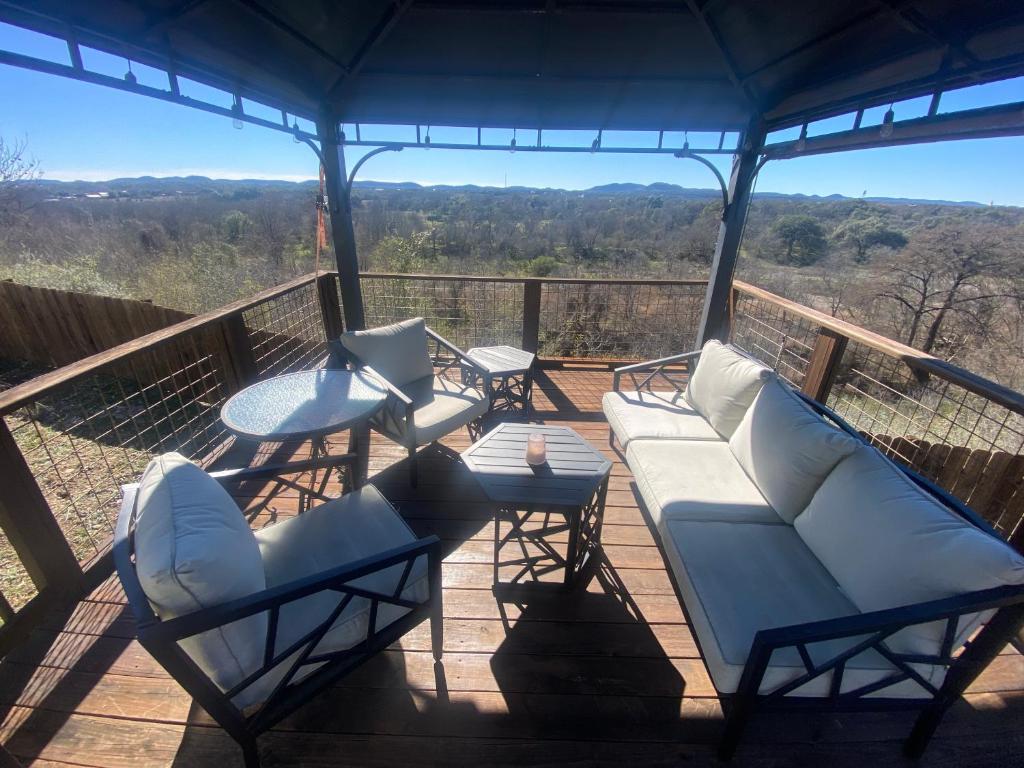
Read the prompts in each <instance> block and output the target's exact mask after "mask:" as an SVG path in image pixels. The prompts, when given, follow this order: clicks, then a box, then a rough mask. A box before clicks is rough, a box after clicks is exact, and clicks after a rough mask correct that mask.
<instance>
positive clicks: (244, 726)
mask: <svg viewBox="0 0 1024 768" xmlns="http://www.w3.org/2000/svg"><path fill="white" fill-rule="evenodd" d="M355 460H356V457H355V456H354V455H353V454H345V455H343V456H331V457H326V458H320V459H311V460H307V461H301V462H292V463H289V464H285V465H277V466H264V467H256V468H252V469H236V470H225V471H222V472H211V473H210V474H211V476H212V477H214V478H215V479H217V480H218V481H220V482H221V483H228V482H244V481H247V480H255V479H260V478H267V477H279V476H280V475H283V474H290V473H293V472H302V471H309V470H312V469H327V468H328V467H336V466H337V465H339V464H348V465H349V469H350V471H351V472H353V473H354V472H355V467H354V466H352V464H353V462H354V461H355ZM122 490H123V494H124V497H123V501H122V505H121V510H120V513H119V515H118V519H117V526H116V529H115V532H114V545H113V555H114V564H115V567H116V568H117V573H118V576H119V577H120V580H121V584H122V586H123V587H124V591H125V595H126V596H127V599H128V605H129V608H130V609H131V612H132V615H133V616H134V618H135V622H136V632H137V635H138V639H139V642H140V643H141V644H142V646H143V647H144V648H145V649H146V650H147V651H148V652H149V653H150V654H151V655H152V656H153V657H154V658H155V659H156V660H157V661H158V662H159V663H160V664H161V666H163V667H164V669H166V670H167V672H168V673H170V675H171V677H173V678H174V679H175V680H176V681H177V682H178V683H179V684H180V685H181V686H182V687H183V688H184V689H185V690H186V691H188V693H189V694H190V695H191V696H192V697H193V698H194V699H195V701H196V702H197V703H198V704H199V705H200V706H201V707H202V708H203V709H204V710H206V712H207V713H208V714H209V715H210V717H212V718H213V719H214V720H216V721H217V723H218V724H219V725H220V726H221V727H222V728H224V730H225V731H227V733H228V734H229V735H230V736H231V737H232V738H233V739H234V740H235V741H237V742H238V744H239V746H241V748H242V753H243V756H244V759H245V765H246V766H247V768H257V766H259V753H258V750H257V744H256V738H257V736H259V735H260V734H261V733H263V732H265V731H267V730H268V729H270V728H271V727H273V726H274V724H276V723H278V722H280V721H281V720H282V719H283V718H285V717H287V716H288V715H289V714H290V713H292V712H293V711H295V710H296V709H297V708H298V707H300V706H302V705H303V704H305V703H306V702H308V701H309V700H310V699H311V698H313V697H314V696H315V695H316V694H317V693H319V692H320V691H321V690H323V689H324V688H326V687H327V686H329V685H331V684H332V683H333V682H334V681H336V680H338V679H339V678H341V677H343V676H344V675H345V674H347V673H348V672H350V671H352V670H353V669H355V668H356V667H358V666H359V665H360V664H362V663H363V662H365V661H367V660H368V659H370V658H371V657H372V656H373V655H374V654H376V653H377V652H379V651H382V650H384V649H385V648H387V647H388V646H389V645H391V644H392V643H394V642H395V641H397V640H398V639H399V638H401V637H402V635H404V634H405V633H406V632H408V631H409V630H410V629H412V628H413V627H415V626H416V625H417V624H419V623H420V622H421V621H423V620H424V619H426V618H429V619H430V629H431V646H432V650H433V656H434V659H435V661H436V662H439V661H440V660H441V653H442V648H443V645H444V634H443V623H442V603H441V559H442V551H441V541H440V539H438V537H437V536H427V537H424V538H422V539H419V540H417V541H413V542H410V543H408V544H406V545H403V546H400V547H395V548H393V549H390V550H387V551H384V552H381V553H379V554H377V555H374V556H373V557H368V558H364V559H362V560H358V561H355V562H352V563H346V564H344V565H341V566H338V567H336V568H332V569H330V570H326V571H323V572H321V573H316V574H312V575H310V576H307V577H305V578H302V579H297V580H295V581H293V582H291V583H289V584H283V585H280V586H277V587H274V588H270V589H266V590H264V591H262V592H258V593H255V594H252V595H249V596H247V597H244V598H240V599H238V600H234V601H231V602H227V603H223V604H221V605H217V606H213V607H211V608H205V609H202V610H199V611H195V612H194V613H190V614H187V615H185V616H179V617H177V618H174V619H169V620H167V621H162V620H161V619H160V618H159V617H158V616H156V614H155V613H154V612H153V609H152V608H151V606H150V603H149V600H148V599H147V597H146V595H145V593H144V592H143V590H142V585H141V583H140V582H139V579H138V576H137V574H136V571H135V560H134V556H135V543H134V525H135V517H136V505H135V499H136V492H137V490H138V486H137V485H126V486H124V487H123V489H122ZM314 495H317V496H318V497H319V498H326V497H323V496H321V495H320V494H314ZM421 557H426V558H427V573H428V583H429V594H428V597H427V599H426V600H424V601H423V602H417V601H412V600H407V599H404V598H402V597H401V594H402V592H403V590H404V589H405V585H406V580H407V579H408V577H409V574H410V572H411V571H412V568H413V565H414V563H415V561H416V560H417V559H419V558H421ZM403 563H404V566H405V567H404V569H403V571H402V576H401V579H400V580H399V583H398V586H397V588H396V590H395V592H394V593H393V594H383V593H378V592H373V591H369V590H367V589H362V588H359V587H357V586H353V585H352V583H351V582H352V581H353V580H355V579H358V578H360V577H362V576H366V575H367V574H371V573H374V572H377V571H381V570H384V569H386V568H390V567H393V566H395V565H397V564H403ZM318 592H333V593H335V594H336V595H337V596H338V599H339V602H338V607H337V608H335V609H334V611H332V613H331V614H330V616H329V617H328V618H327V619H325V620H324V621H323V622H322V623H320V624H319V625H317V626H316V627H315V628H314V629H312V630H311V631H310V632H308V633H307V634H306V635H305V636H303V637H302V638H300V639H299V640H298V641H296V642H294V643H292V645H290V646H289V647H287V648H283V649H282V648H277V647H276V636H277V627H278V617H279V615H280V611H281V608H282V607H283V606H285V605H287V604H288V603H291V602H293V601H295V600H300V599H302V598H304V597H308V596H309V595H313V594H315V593H318ZM356 597H361V598H366V599H368V600H369V601H370V617H371V619H370V621H369V625H368V630H367V636H366V638H365V639H364V640H363V641H362V642H360V643H358V644H357V645H355V646H352V647H351V648H348V649H345V650H341V651H334V652H328V653H320V654H314V651H315V649H316V645H317V643H318V642H319V641H320V639H321V638H322V637H323V636H324V635H325V634H326V633H327V632H328V630H330V628H331V626H332V625H333V624H334V622H335V621H336V620H337V619H338V617H339V616H340V615H341V613H342V611H344V609H345V608H346V607H347V606H348V604H349V603H350V602H351V600H352V599H354V598H356ZM381 604H391V605H397V606H401V607H404V608H407V609H409V613H407V614H406V615H404V616H403V617H402V618H400V619H398V620H397V621H395V622H393V623H392V624H389V625H388V626H387V627H385V628H384V629H382V630H380V631H376V630H375V627H376V621H375V620H374V619H373V617H375V616H376V615H377V610H378V607H379V606H380V605H381ZM264 611H265V612H268V614H269V621H268V623H267V637H266V639H265V642H264V655H263V665H262V666H261V667H260V669H258V670H256V671H255V672H253V673H252V674H251V675H249V676H248V677H247V678H246V679H244V680H242V681H240V682H239V683H238V684H237V685H235V686H234V687H233V688H232V689H230V690H228V691H221V690H220V688H219V687H217V685H216V684H214V682H213V681H212V680H211V679H210V677H209V676H208V675H206V673H204V672H203V671H202V670H201V669H200V668H199V667H198V666H197V665H196V664H195V662H193V661H192V659H191V658H190V657H189V656H188V655H187V654H186V653H185V652H184V651H183V650H182V649H181V647H180V646H179V645H178V641H179V640H181V639H183V638H188V637H192V636H194V635H197V634H199V633H201V632H205V631H207V630H210V629H214V628H216V627H220V626H223V625H225V624H230V623H231V622H233V621H238V620H239V619H244V618H246V617H248V616H253V615H255V614H258V613H261V612H264ZM296 653H297V654H298V656H297V657H296V659H295V660H294V662H292V663H291V666H290V667H289V668H288V672H287V673H286V674H285V675H284V677H282V678H281V680H280V681H279V682H278V683H277V685H276V686H275V687H274V689H273V690H272V692H271V694H270V695H269V696H268V698H267V699H266V700H265V701H264V702H263V703H262V704H260V705H258V706H254V707H251V708H249V709H250V710H254V711H246V712H243V711H242V710H240V709H239V708H238V707H237V706H235V705H234V704H233V703H232V701H231V699H232V697H233V696H235V695H237V694H238V693H239V692H240V691H242V690H243V689H245V688H247V687H248V686H250V685H252V684H253V683H255V682H256V681H257V680H259V679H260V678H261V677H263V675H265V674H266V673H267V672H269V671H270V670H271V669H272V668H274V667H275V666H277V665H278V664H280V663H281V662H282V661H284V660H287V659H288V658H289V657H290V656H292V655H293V654H296ZM308 665H322V666H320V667H319V668H318V669H316V670H315V671H314V672H312V673H310V674H309V675H308V676H306V677H305V678H303V679H302V680H300V681H299V682H297V683H294V684H292V683H291V681H292V679H293V678H294V677H295V675H296V674H297V673H298V672H299V671H300V669H301V668H302V667H305V666H308Z"/></svg>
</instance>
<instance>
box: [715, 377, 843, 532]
mask: <svg viewBox="0 0 1024 768" xmlns="http://www.w3.org/2000/svg"><path fill="white" fill-rule="evenodd" d="M859 445H863V443H861V442H860V441H859V440H857V439H855V438H853V437H851V436H850V435H848V434H846V433H845V432H841V431H840V430H838V429H836V428H835V427H833V426H832V425H831V424H828V423H826V422H825V420H824V419H822V418H821V417H820V416H818V414H816V413H814V412H813V411H812V410H811V409H810V408H808V407H807V405H806V404H805V403H804V402H802V401H801V400H799V399H798V398H797V396H796V395H795V394H794V393H793V392H792V390H790V388H789V387H788V386H787V385H786V384H784V383H782V381H780V380H779V378H778V377H777V376H772V378H771V379H770V380H769V381H767V382H765V384H764V386H763V387H761V391H760V392H758V393H757V397H755V398H754V402H753V403H752V404H751V406H750V408H748V409H747V412H746V413H745V414H744V416H743V419H742V420H741V421H740V424H739V426H738V427H736V431H735V432H733V435H732V437H731V438H729V448H730V449H731V450H732V452H733V454H735V456H736V458H737V460H738V461H739V463H740V466H742V467H743V470H744V471H745V472H746V473H747V475H748V476H749V477H750V479H751V480H753V481H754V484H755V485H756V486H757V487H758V489H759V490H760V491H761V493H763V494H764V497H765V498H766V499H768V501H769V503H770V504H771V505H772V507H773V508H774V509H775V511H776V512H778V513H779V515H780V516H781V517H782V518H783V519H785V520H786V522H789V523H792V522H793V520H795V519H796V516H797V515H799V514H800V513H801V512H803V510H804V508H805V507H806V506H807V505H808V504H809V503H810V501H811V497H812V496H814V492H815V491H817V490H818V487H819V486H820V485H821V484H822V482H823V481H824V480H825V476H826V475H827V474H828V473H829V472H831V471H832V468H833V467H834V466H835V465H836V464H838V463H839V461H840V460H841V459H843V458H845V457H846V456H849V455H850V454H851V453H853V451H854V449H856V448H857V446H859Z"/></svg>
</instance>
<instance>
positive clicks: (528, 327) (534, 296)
mask: <svg viewBox="0 0 1024 768" xmlns="http://www.w3.org/2000/svg"><path fill="white" fill-rule="evenodd" d="M542 285H543V284H542V283H541V281H540V280H536V279H531V280H524V281H523V349H525V350H526V351H527V352H536V351H537V348H538V346H539V343H540V292H541V286H542Z"/></svg>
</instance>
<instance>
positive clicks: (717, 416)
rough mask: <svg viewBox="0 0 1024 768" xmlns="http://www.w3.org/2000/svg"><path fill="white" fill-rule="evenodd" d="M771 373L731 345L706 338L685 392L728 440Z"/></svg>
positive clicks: (697, 409)
mask: <svg viewBox="0 0 1024 768" xmlns="http://www.w3.org/2000/svg"><path fill="white" fill-rule="evenodd" d="M771 375H772V372H771V370H769V369H768V368H765V367H764V366H763V365H761V364H760V363H758V362H755V361H754V360H751V359H750V358H749V357H745V356H744V355H741V354H740V353H739V352H737V351H736V350H735V349H733V348H732V347H727V346H725V345H724V344H722V343H721V342H718V341H709V342H708V343H707V344H705V345H704V347H703V349H702V350H701V353H700V359H699V360H698V361H697V367H696V368H695V369H694V371H693V373H692V374H691V375H690V379H689V381H688V382H687V385H686V392H685V395H684V396H685V398H686V402H688V403H689V404H690V406H691V407H692V408H693V409H694V410H695V411H697V412H698V413H699V414H701V415H702V416H703V417H704V418H705V419H707V420H708V421H709V422H710V423H711V426H712V427H714V428H715V431H716V432H718V434H720V435H721V436H722V437H724V438H725V439H726V440H728V439H729V438H730V437H732V433H733V432H735V431H736V427H738V426H739V423H740V420H741V419H742V418H743V414H744V413H746V412H747V408H749V407H750V404H751V403H752V402H754V398H755V397H757V393H758V392H759V391H760V390H761V385H762V384H764V382H765V381H767V380H768V378H769V377H770V376H771Z"/></svg>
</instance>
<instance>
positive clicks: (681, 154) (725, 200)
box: [675, 147, 729, 216]
mask: <svg viewBox="0 0 1024 768" xmlns="http://www.w3.org/2000/svg"><path fill="white" fill-rule="evenodd" d="M675 156H676V157H678V158H682V159H683V160H687V159H689V160H696V161H697V162H698V163H700V164H701V165H703V166H705V167H707V168H709V169H710V170H711V172H712V173H713V174H715V178H716V179H718V186H719V187H720V188H721V190H722V215H723V216H724V215H725V212H726V210H728V208H729V187H728V186H727V185H726V183H725V179H724V178H723V177H722V174H721V173H719V171H718V169H717V168H715V165H714V163H712V162H711V161H710V160H708V159H707V158H706V157H701V156H700V155H698V154H695V153H693V152H691V151H690V150H689V149H687V148H685V147H684V148H683V149H681V150H679V151H678V152H676V153H675Z"/></svg>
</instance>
